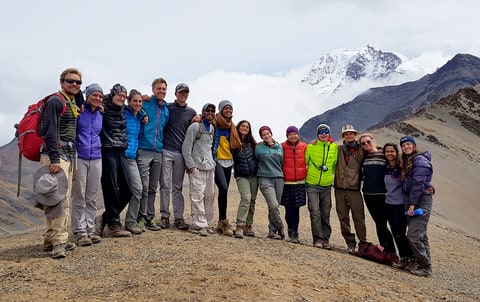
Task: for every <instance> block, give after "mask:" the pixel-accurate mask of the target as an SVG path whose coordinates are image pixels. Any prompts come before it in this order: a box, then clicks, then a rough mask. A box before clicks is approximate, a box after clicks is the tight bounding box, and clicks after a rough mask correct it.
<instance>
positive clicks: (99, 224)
mask: <svg viewBox="0 0 480 302" xmlns="http://www.w3.org/2000/svg"><path fill="white" fill-rule="evenodd" d="M106 226H107V224H106V222H104V221H103V216H102V215H98V216H97V217H95V232H94V234H95V235H97V236H100V237H103V230H104V229H105V227H106Z"/></svg>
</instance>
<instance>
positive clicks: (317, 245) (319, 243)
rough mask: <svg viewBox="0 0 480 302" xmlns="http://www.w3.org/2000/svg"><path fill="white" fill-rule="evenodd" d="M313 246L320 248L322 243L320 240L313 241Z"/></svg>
mask: <svg viewBox="0 0 480 302" xmlns="http://www.w3.org/2000/svg"><path fill="white" fill-rule="evenodd" d="M313 246H314V247H317V248H319V249H321V248H322V243H321V242H315V243H313Z"/></svg>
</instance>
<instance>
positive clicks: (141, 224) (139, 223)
mask: <svg viewBox="0 0 480 302" xmlns="http://www.w3.org/2000/svg"><path fill="white" fill-rule="evenodd" d="M146 223H147V221H146V220H145V218H141V219H140V220H139V221H138V222H137V226H138V228H139V229H140V230H142V232H146V230H147V228H146V227H145V224H146Z"/></svg>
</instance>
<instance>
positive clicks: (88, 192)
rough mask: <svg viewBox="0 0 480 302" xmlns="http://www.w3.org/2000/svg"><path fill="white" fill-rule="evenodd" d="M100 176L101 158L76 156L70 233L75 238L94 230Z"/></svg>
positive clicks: (91, 232) (87, 234)
mask: <svg viewBox="0 0 480 302" xmlns="http://www.w3.org/2000/svg"><path fill="white" fill-rule="evenodd" d="M101 176H102V160H101V159H93V160H88V159H81V158H78V159H77V161H76V166H75V169H74V171H73V180H72V200H71V201H72V233H73V236H74V238H75V239H79V238H81V237H84V236H89V235H92V234H93V233H94V232H95V222H94V220H95V216H96V215H97V196H98V193H99V192H100V177H101Z"/></svg>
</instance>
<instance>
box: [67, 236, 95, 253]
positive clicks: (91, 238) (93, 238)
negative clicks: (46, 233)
mask: <svg viewBox="0 0 480 302" xmlns="http://www.w3.org/2000/svg"><path fill="white" fill-rule="evenodd" d="M88 237H90V240H92V243H93V244H96V243H99V242H100V241H102V237H100V236H97V235H95V234H91V235H88ZM67 251H68V250H67Z"/></svg>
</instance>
